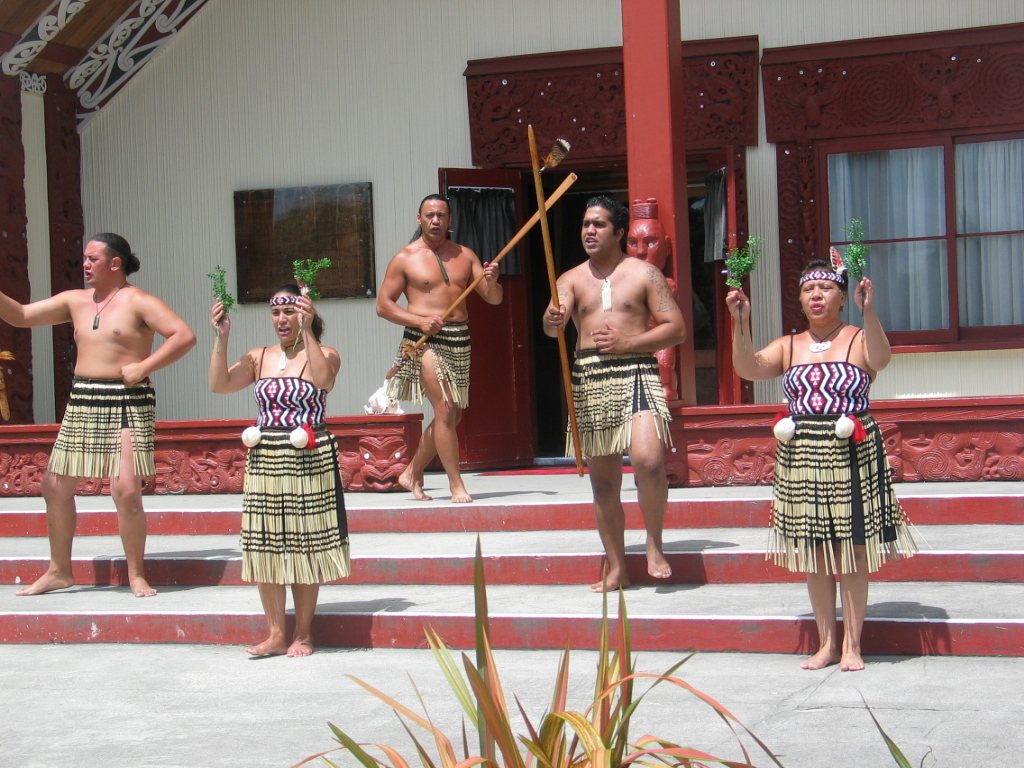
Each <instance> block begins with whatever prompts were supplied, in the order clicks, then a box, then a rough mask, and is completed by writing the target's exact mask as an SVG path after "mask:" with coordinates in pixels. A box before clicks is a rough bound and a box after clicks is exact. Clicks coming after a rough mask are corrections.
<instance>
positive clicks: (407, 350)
mask: <svg viewBox="0 0 1024 768" xmlns="http://www.w3.org/2000/svg"><path fill="white" fill-rule="evenodd" d="M564 156H565V154H564V153H563V154H562V157H564ZM562 157H558V158H557V159H554V160H552V159H551V158H550V157H549V158H548V159H547V160H545V162H548V163H552V165H549V166H548V167H549V168H553V167H554V166H555V165H557V164H558V163H559V162H560V161H561V159H562ZM575 181H576V174H575V173H570V174H569V175H568V176H567V177H566V178H565V181H563V182H562V183H561V184H560V185H559V187H558V189H556V190H555V191H554V192H553V193H552V194H551V197H550V198H548V201H547V202H546V203H545V204H544V207H545V209H547V208H550V207H551V206H553V205H554V204H555V203H557V202H558V199H559V198H560V197H561V196H562V195H564V194H565V193H566V190H568V189H569V187H571V186H572V185H573V182H575ZM540 220H541V218H540V211H537V213H535V214H533V216H531V217H530V220H529V221H527V222H526V223H525V224H523V226H522V227H521V228H520V230H519V231H518V232H516V234H515V236H514V237H513V238H512V239H511V240H509V241H508V245H506V246H505V247H504V248H502V249H501V252H500V253H499V254H498V255H497V256H495V257H494V258H493V259H491V261H490V263H491V264H497V263H498V262H500V261H501V260H502V259H504V258H505V256H506V255H508V253H509V252H510V251H511V250H512V249H513V248H515V247H516V245H517V244H518V243H519V241H520V240H522V239H523V238H524V237H526V233H527V232H529V231H530V230H531V229H533V225H534V224H536V223H537V222H538V221H540ZM544 222H545V226H546V222H547V219H546V218H545V219H544ZM483 279H484V276H483V275H482V274H481V275H480V276H479V277H477V278H476V279H475V280H474V281H473V282H471V283H470V284H469V285H468V286H466V290H464V291H463V292H462V293H461V294H460V295H459V298H457V299H456V300H455V301H454V302H452V305H451V306H450V307H448V309H446V310H445V312H444V314H443V315H441V319H442V320H447V319H448V316H449V315H451V313H452V312H454V311H455V310H456V309H458V308H459V305H460V304H462V302H464V301H465V300H466V297H467V296H469V294H471V293H472V292H473V291H474V289H476V287H477V286H478V285H479V284H480V281H481V280H483ZM429 338H430V334H428V333H425V334H423V335H422V336H420V338H419V340H418V341H417V342H416V343H415V344H409V343H408V342H406V343H405V344H403V345H402V355H401V357H400V358H399V359H398V360H396V361H395V364H394V365H393V366H391V370H390V371H388V373H387V376H385V378H386V379H390V378H392V377H394V375H395V374H396V373H398V371H399V369H401V367H402V366H403V365H405V364H406V363H407V362H409V361H410V360H412V359H414V358H415V356H416V354H417V353H418V352H419V348H420V347H422V346H423V345H424V344H425V343H426V341H427V339H429Z"/></svg>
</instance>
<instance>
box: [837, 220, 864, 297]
mask: <svg viewBox="0 0 1024 768" xmlns="http://www.w3.org/2000/svg"><path fill="white" fill-rule="evenodd" d="M843 232H845V233H846V236H847V237H848V238H849V239H850V244H849V245H848V246H846V255H845V256H844V257H843V266H844V267H846V274H847V279H848V280H849V283H848V285H853V286H855V285H857V283H859V282H860V281H861V278H862V277H864V267H865V266H867V263H868V246H866V245H864V219H853V220H851V221H850V225H849V226H848V227H843Z"/></svg>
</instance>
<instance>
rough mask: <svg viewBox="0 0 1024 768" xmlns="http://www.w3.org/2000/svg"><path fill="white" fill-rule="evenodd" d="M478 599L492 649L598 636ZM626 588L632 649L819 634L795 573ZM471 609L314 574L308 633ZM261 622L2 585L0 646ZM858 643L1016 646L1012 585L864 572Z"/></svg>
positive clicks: (556, 600)
mask: <svg viewBox="0 0 1024 768" xmlns="http://www.w3.org/2000/svg"><path fill="white" fill-rule="evenodd" d="M487 597H488V605H489V612H490V620H491V628H492V637H493V639H494V645H495V647H499V648H559V647H564V645H565V644H566V642H567V641H569V642H571V643H572V646H573V647H574V648H594V647H596V646H597V642H598V631H599V625H600V617H601V611H602V596H601V595H597V594H593V593H591V592H590V591H589V590H587V588H586V587H584V586H578V585H574V586H558V585H553V586H533V585H531V586H505V585H491V586H489V587H488V593H487ZM625 598H626V603H627V607H628V612H629V616H630V628H631V634H632V642H633V646H634V647H635V648H636V649H637V650H709V651H710V650H714V651H723V650H729V651H759V652H779V653H807V652H810V651H811V650H812V645H813V644H814V641H815V639H816V636H817V633H816V631H815V628H814V623H813V620H812V619H811V617H810V615H809V610H808V605H807V593H806V589H805V588H804V586H803V585H799V584H752V585H743V586H737V585H661V586H657V587H641V588H633V589H630V590H627V591H626V593H625ZM616 599H617V598H616V596H614V595H613V596H611V598H610V599H609V613H610V615H613V616H614V615H615V614H616V613H617V611H616ZM473 610H474V609H473V590H472V588H470V587H467V586H432V585H401V586H396V585H326V586H324V587H323V588H322V589H321V592H320V600H319V607H318V612H317V618H316V624H315V625H314V633H315V636H316V638H317V643H318V645H321V646H334V647H357V648H368V647H391V648H417V647H423V646H424V644H425V642H424V634H423V632H424V628H425V627H427V626H430V627H433V628H434V629H436V630H437V631H438V632H439V633H440V634H441V636H442V638H443V639H444V640H445V641H446V642H447V643H449V644H450V645H452V646H454V647H456V648H469V647H471V646H472V644H473ZM264 632H265V624H264V618H263V614H262V611H261V609H260V604H259V597H258V594H257V591H256V590H255V589H252V588H251V587H232V586H211V587H168V588H164V589H163V590H161V592H160V593H159V594H158V595H157V596H156V597H153V598H146V599H138V598H135V597H134V596H132V594H131V592H130V591H128V590H127V589H125V588H117V587H74V588H71V589H68V590H64V591H61V592H55V593H50V594H47V595H42V596H37V597H31V598H26V597H16V596H14V594H13V591H4V592H0V643H48V642H131V643H217V644H225V643H227V644H237V643H245V642H251V641H252V640H253V639H255V638H258V637H260V636H261V633H264ZM863 646H864V651H865V653H867V654H922V653H924V654H934V655H948V654H954V655H970V656H987V655H992V656H1020V655H1024V585H1020V584H953V583H942V584H934V583H920V582H905V583H875V584H873V585H872V587H871V595H870V602H869V607H868V611H867V618H866V621H865V627H864V637H863Z"/></svg>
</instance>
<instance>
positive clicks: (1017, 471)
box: [983, 456, 1024, 480]
mask: <svg viewBox="0 0 1024 768" xmlns="http://www.w3.org/2000/svg"><path fill="white" fill-rule="evenodd" d="M983 479H984V480H1024V457H1022V456H1005V457H1003V458H1002V459H1001V460H999V461H997V462H996V463H995V464H994V465H993V466H991V467H986V469H985V473H984V475H983Z"/></svg>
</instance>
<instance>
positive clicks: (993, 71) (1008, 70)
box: [974, 52, 1024, 116]
mask: <svg viewBox="0 0 1024 768" xmlns="http://www.w3.org/2000/svg"><path fill="white" fill-rule="evenodd" d="M974 103H975V104H977V106H978V107H979V109H981V110H983V111H984V112H985V113H986V114H988V115H1000V116H1001V115H1006V114H1019V113H1020V112H1022V111H1024V53H1019V52H1006V53H999V54H995V55H994V56H992V58H990V59H988V61H986V62H984V63H983V64H982V67H981V71H980V72H979V73H978V80H977V87H976V88H975V90H974Z"/></svg>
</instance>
